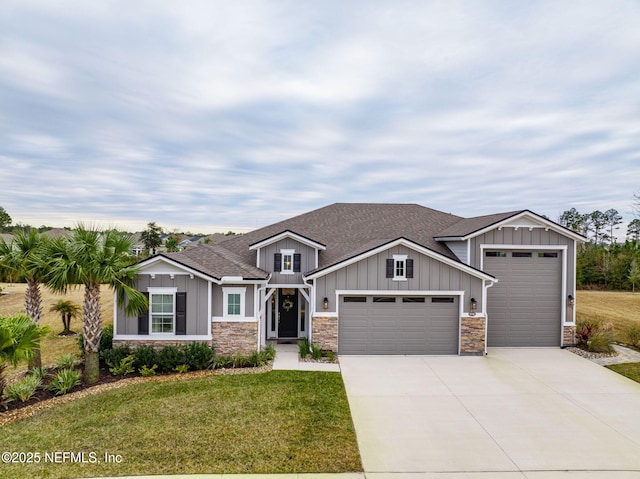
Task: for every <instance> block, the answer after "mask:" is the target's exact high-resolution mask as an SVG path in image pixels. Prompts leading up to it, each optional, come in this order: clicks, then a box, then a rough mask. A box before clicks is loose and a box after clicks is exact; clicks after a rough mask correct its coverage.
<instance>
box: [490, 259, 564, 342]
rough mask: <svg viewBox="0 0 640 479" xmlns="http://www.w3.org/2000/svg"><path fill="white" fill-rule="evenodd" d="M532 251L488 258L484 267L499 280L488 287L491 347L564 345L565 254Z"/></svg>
mask: <svg viewBox="0 0 640 479" xmlns="http://www.w3.org/2000/svg"><path fill="white" fill-rule="evenodd" d="M532 252H533V253H532V256H531V257H530V258H526V257H517V256H516V257H514V256H513V254H512V253H513V252H511V251H507V255H506V256H504V257H491V256H485V258H484V269H485V270H486V271H487V272H488V273H490V274H493V275H494V276H496V277H497V278H498V279H499V282H498V283H497V284H496V285H494V286H493V287H491V288H490V289H489V290H488V299H487V313H488V330H487V343H488V346H558V345H559V344H560V308H561V279H562V278H561V276H562V254H561V253H560V252H558V253H557V256H556V257H542V256H540V255H539V254H538V252H535V250H532ZM547 252H548V251H547Z"/></svg>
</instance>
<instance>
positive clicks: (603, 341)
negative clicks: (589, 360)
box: [587, 330, 614, 353]
mask: <svg viewBox="0 0 640 479" xmlns="http://www.w3.org/2000/svg"><path fill="white" fill-rule="evenodd" d="M611 343H613V335H612V334H611V331H605V330H603V331H597V332H596V333H594V334H592V335H591V339H589V343H588V344H587V348H588V349H589V351H591V352H594V353H611V352H613V351H614V349H613V346H612V345H611Z"/></svg>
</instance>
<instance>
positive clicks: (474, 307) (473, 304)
mask: <svg viewBox="0 0 640 479" xmlns="http://www.w3.org/2000/svg"><path fill="white" fill-rule="evenodd" d="M476 311H478V302H477V301H476V298H471V311H469V316H475V315H476Z"/></svg>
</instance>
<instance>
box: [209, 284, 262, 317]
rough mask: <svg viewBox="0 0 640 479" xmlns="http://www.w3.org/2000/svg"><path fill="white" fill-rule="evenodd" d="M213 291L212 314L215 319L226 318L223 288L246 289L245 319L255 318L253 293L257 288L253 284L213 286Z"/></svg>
mask: <svg viewBox="0 0 640 479" xmlns="http://www.w3.org/2000/svg"><path fill="white" fill-rule="evenodd" d="M212 288H213V291H212V292H211V301H212V302H213V304H212V305H211V306H212V309H211V311H212V314H213V316H214V317H218V318H220V317H222V316H224V311H223V308H224V297H223V295H222V288H246V289H245V296H244V315H245V317H247V318H248V317H253V316H254V310H253V309H254V308H253V293H254V290H255V287H254V285H253V284H225V285H224V286H221V285H217V284H213V285H212Z"/></svg>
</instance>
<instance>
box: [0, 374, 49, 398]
mask: <svg viewBox="0 0 640 479" xmlns="http://www.w3.org/2000/svg"><path fill="white" fill-rule="evenodd" d="M41 384H42V379H41V378H39V377H37V376H34V375H27V376H25V377H24V379H21V380H20V381H16V382H14V383H11V384H9V385H8V386H7V387H5V388H4V395H5V396H6V398H7V402H8V401H20V402H26V401H28V400H29V399H31V397H32V396H33V395H34V394H35V393H36V391H37V390H38V388H39V387H40V385H41Z"/></svg>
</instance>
